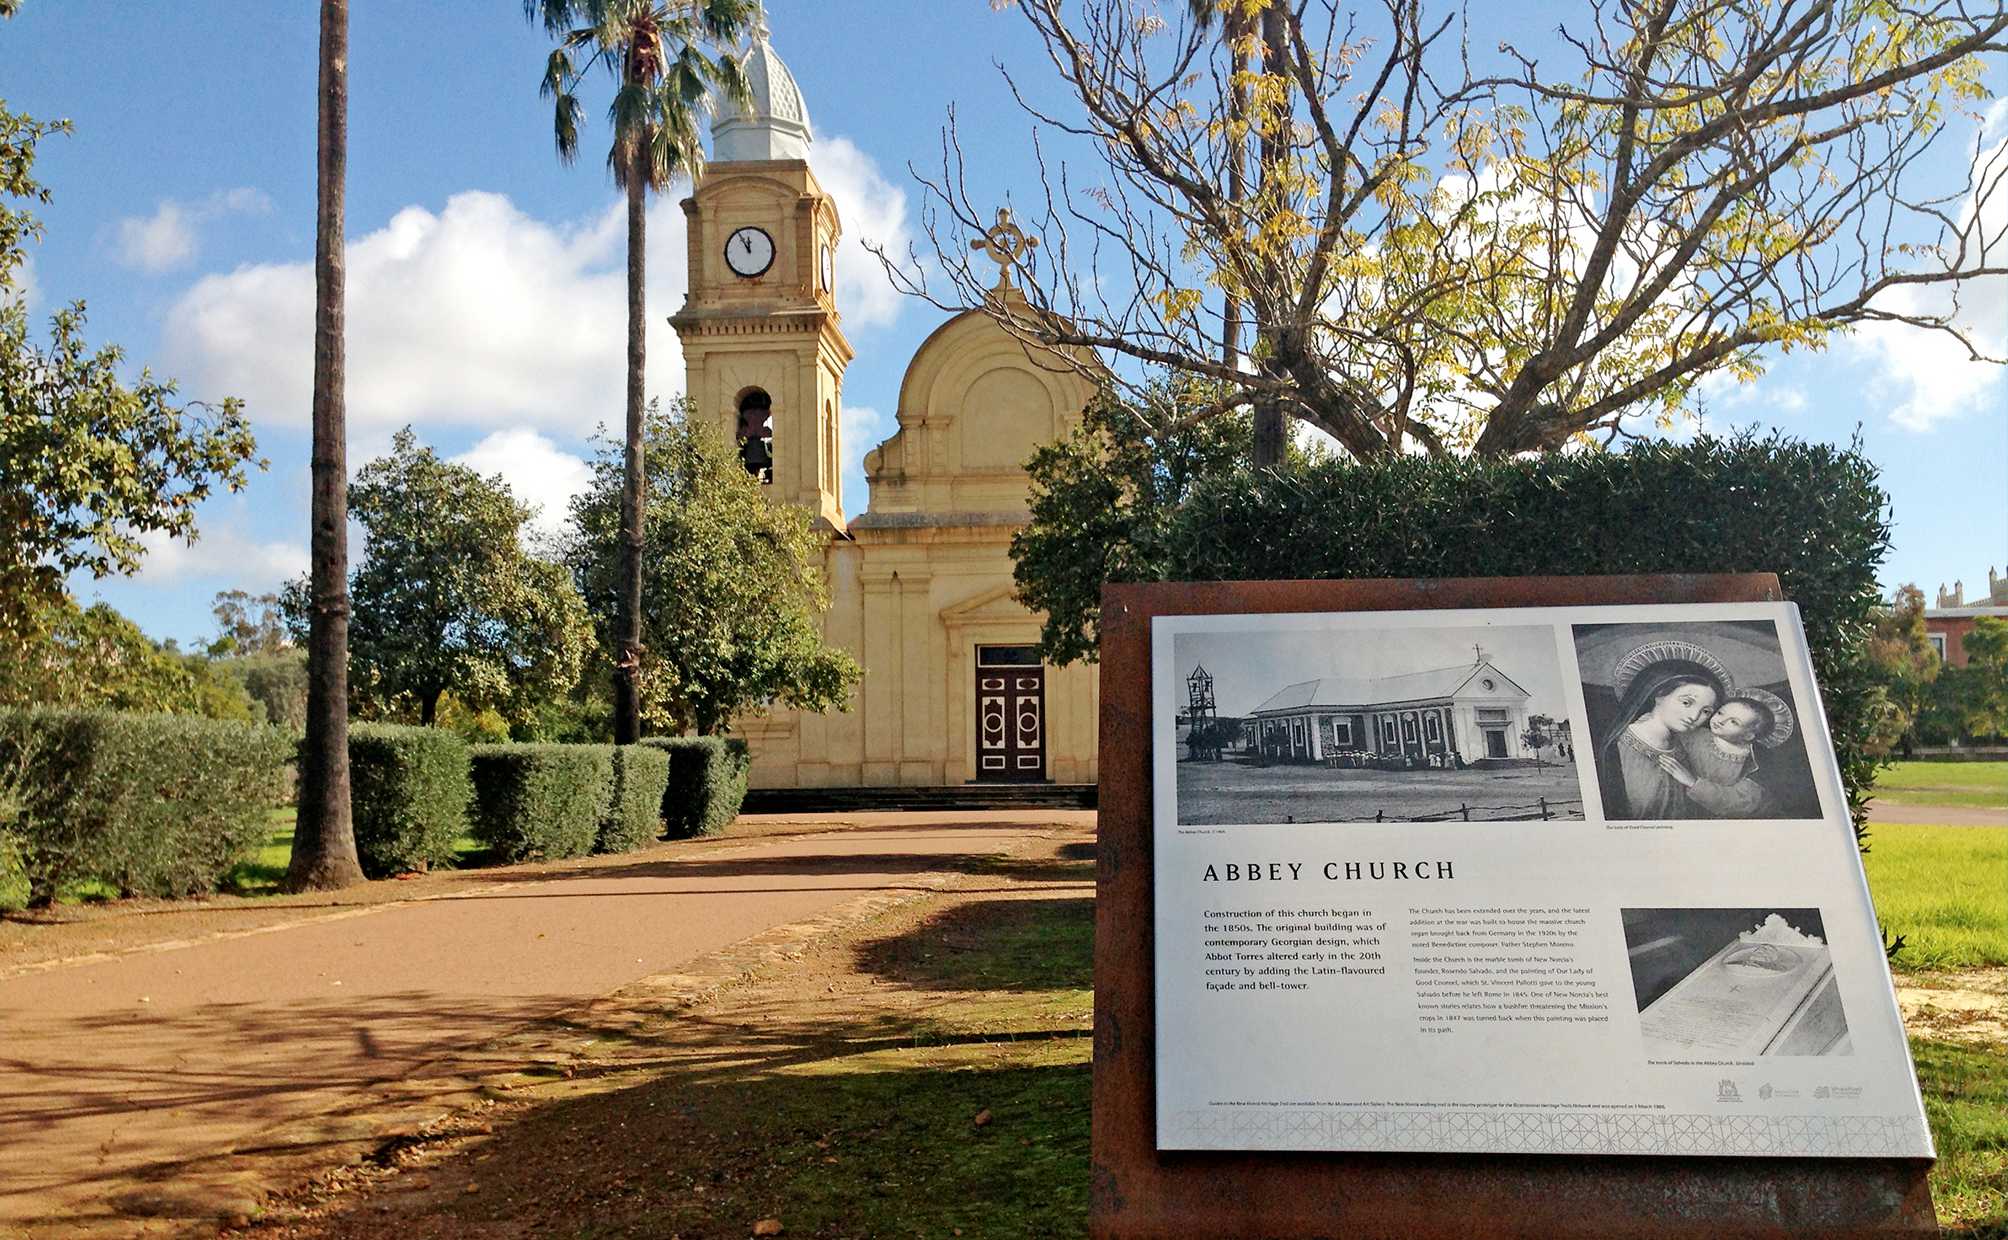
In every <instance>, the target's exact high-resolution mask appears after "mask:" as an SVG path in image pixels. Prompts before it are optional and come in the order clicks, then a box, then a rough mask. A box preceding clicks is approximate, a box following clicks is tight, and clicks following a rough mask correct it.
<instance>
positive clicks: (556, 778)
mask: <svg viewBox="0 0 2008 1240" xmlns="http://www.w3.org/2000/svg"><path fill="white" fill-rule="evenodd" d="M468 757H469V760H470V770H471V773H472V775H473V780H474V816H473V821H474V835H475V838H476V839H479V840H480V841H481V842H482V843H484V844H486V845H487V846H488V848H489V850H490V852H491V853H492V855H493V857H494V859H495V860H497V861H504V862H507V861H523V860H526V859H530V858H537V857H542V858H552V857H578V856H583V855H585V854H586V853H589V852H591V851H592V850H593V842H594V841H595V840H596V839H598V838H599V831H600V821H601V820H602V819H603V818H605V817H606V815H607V806H608V804H609V802H610V801H611V800H612V798H613V783H614V747H613V746H612V745H536V744H533V745H476V746H474V747H473V748H471V749H470V750H468Z"/></svg>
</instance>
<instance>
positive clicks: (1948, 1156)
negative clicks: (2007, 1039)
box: [1910, 1038, 2008, 1240]
mask: <svg viewBox="0 0 2008 1240" xmlns="http://www.w3.org/2000/svg"><path fill="white" fill-rule="evenodd" d="M1910 1049H1911V1055H1912V1057H1913V1058H1914V1059H1915V1060H1916V1062H1917V1080H1918V1084H1919V1085H1921V1086H1923V1089H1924V1110H1925V1113H1926V1114H1927V1115H1928V1116H1929V1117H1930V1119H1931V1135H1932V1138H1933V1140H1935V1141H1936V1142H1937V1145H1938V1162H1937V1164H1936V1165H1935V1166H1933V1167H1932V1169H1931V1195H1932V1199H1933V1200H1934V1201H1935V1202H1936V1203H1937V1206H1938V1220H1939V1222H1940V1223H1941V1224H1942V1225H1944V1227H1945V1230H1946V1234H1948V1235H1954V1236H1965V1237H1972V1238H1978V1237H1987V1238H1988V1240H2002V1238H2003V1237H2008V1055H2004V1054H2002V1052H2001V1049H2000V1048H1999V1047H1978V1046H1960V1045H1954V1044H1952V1043H1948V1042H1930V1041H1925V1040H1924V1039H1921V1038H1913V1039H1911V1044H1910Z"/></svg>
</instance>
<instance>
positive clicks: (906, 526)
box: [740, 312, 1101, 787]
mask: <svg viewBox="0 0 2008 1240" xmlns="http://www.w3.org/2000/svg"><path fill="white" fill-rule="evenodd" d="M1090 391H1091V389H1090V388H1089V385H1088V384H1087V383H1086V382H1085V381H1084V380H1082V379H1081V378H1080V377H1079V376H1077V375H1075V374H1073V373H1072V372H1070V371H1065V370H1062V369H1060V368H1058V367H1055V366H1051V365H1044V366H1042V365H1040V364H1039V363H1038V362H1036V361H1034V360H1033V359H1032V358H1031V357H1029V356H1027V354H1026V352H1025V350H1024V349H1023V348H1022V347H1021V346H1020V345H1019V344H1018V343H1017V342H1015V341H1013V340H1012V339H1011V338H1010V337H1009V336H1008V335H1006V334H1005V333H1004V332H1003V331H1002V330H1001V329H999V328H997V327H996V325H995V324H994V323H992V322H991V321H990V320H989V319H988V318H986V317H984V316H983V315H981V314H978V313H974V312H971V313H966V314H963V315H960V316H958V317H957V318H955V319H952V320H950V321H949V322H948V323H947V324H944V325H943V327H942V328H941V329H940V330H938V331H936V332H935V333H934V334H933V335H932V336H931V337H929V339H928V340H927V342H926V343H925V344H923V345H922V346H921V349H920V351H919V353H917V354H916V355H915V358H914V361H913V364H912V366H911V367H910V368H909V370H908V372H907V377H906V381H905V382H904V383H903V384H902V385H901V397H900V409H899V429H898V430H897V431H896V432H895V433H894V434H893V436H892V437H891V438H889V439H888V440H887V441H886V442H885V443H883V444H881V445H879V447H878V448H876V449H874V450H873V451H872V452H871V453H868V454H867V455H866V458H865V468H866V473H867V475H868V477H869V478H870V480H871V483H872V490H871V509H870V511H868V512H866V513H864V514H862V515H861V516H859V517H858V518H856V519H854V520H853V521H852V522H851V523H850V527H849V530H848V534H849V537H848V538H838V539H834V540H833V541H832V542H831V544H830V547H829V549H828V552H827V557H826V561H825V563H826V567H827V572H828V579H829V582H830V594H831V606H830V611H829V615H828V619H827V621H826V625H825V630H824V632H825V635H826V636H827V637H828V638H829V640H831V641H832V642H834V643H836V644H838V645H841V646H843V647H845V648H846V649H848V650H850V651H851V652H852V653H853V654H855V655H856V656H857V657H858V659H859V661H860V663H862V664H863V666H864V681H863V684H862V685H861V686H860V689H859V693H858V696H857V698H856V700H855V701H854V703H853V705H852V709H851V711H850V712H848V713H845V714H835V713H833V714H828V715H803V714H799V713H796V712H791V711H776V712H774V713H772V714H771V715H769V716H767V717H765V718H761V719H749V720H742V721H741V723H740V728H741V731H742V734H743V735H744V736H745V737H746V738H747V741H748V742H749V744H750V746H751V748H752V752H753V782H754V786H755V787H854V786H860V785H939V784H960V783H964V782H967V781H969V780H972V779H974V778H975V777H976V774H977V764H976V709H977V704H976V692H975V686H976V654H977V650H978V648H979V647H981V646H987V645H1031V644H1033V643H1035V642H1036V641H1037V640H1038V635H1039V620H1038V618H1037V617H1036V616H1034V615H1033V614H1032V613H1031V612H1029V611H1027V610H1026V609H1025V608H1024V607H1023V606H1022V605H1020V604H1019V603H1018V602H1017V601H1016V599H1015V598H1013V596H1012V595H1013V586H1012V581H1011V568H1012V563H1011V555H1010V543H1011V535H1012V533H1013V532H1014V531H1015V530H1016V529H1018V528H1019V527H1021V526H1022V525H1023V523H1024V521H1025V518H1026V488H1027V485H1028V479H1027V477H1026V475H1025V472H1024V469H1023V462H1024V460H1025V459H1026V458H1027V457H1029V456H1030V455H1031V454H1032V451H1033V450H1034V449H1035V448H1036V447H1037V446H1038V445H1039V444H1041V443H1044V442H1046V441H1048V440H1050V439H1053V438H1057V437H1058V436H1060V435H1063V434H1065V433H1066V432H1067V431H1068V430H1069V429H1070V428H1071V426H1072V424H1073V422H1074V420H1075V419H1076V418H1078V416H1079V411H1080V409H1081V407H1082V405H1084V404H1085V403H1086V401H1087V399H1088V396H1089V394H1090ZM1100 705H1101V704H1100V699H1099V682H1098V680H1097V678H1096V671H1095V669H1094V668H1093V667H1090V666H1074V667H1066V668H1053V667H1049V668H1047V669H1046V674H1045V735H1046V777H1047V778H1048V779H1050V780H1052V781H1054V782H1057V783H1092V782H1094V780H1095V779H1096V777H1097V774H1098V768H1097V764H1096V743H1097V728H1098V726H1099V725H1098V720H1099V716H1100Z"/></svg>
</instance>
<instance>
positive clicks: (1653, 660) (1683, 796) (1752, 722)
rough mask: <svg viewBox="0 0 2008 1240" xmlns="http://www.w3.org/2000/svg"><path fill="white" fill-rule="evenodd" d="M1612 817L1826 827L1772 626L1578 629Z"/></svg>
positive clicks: (1593, 742) (1593, 736) (1593, 735)
mask: <svg viewBox="0 0 2008 1240" xmlns="http://www.w3.org/2000/svg"><path fill="white" fill-rule="evenodd" d="M1574 633H1575V644H1576V661H1577V668H1578V670H1579V672H1580V673H1581V675H1582V681H1583V705H1584V709H1585V711H1586V712H1587V718H1586V719H1585V723H1586V725H1587V727H1588V728H1589V732H1590V735H1589V736H1587V737H1585V738H1584V741H1585V743H1586V744H1588V745H1590V746H1591V747H1592V752H1593V753H1594V754H1595V756H1596V770H1597V783H1598V785H1599V787H1600V788H1601V789H1602V793H1603V804H1604V816H1605V817H1606V818H1610V819H1617V820H1632V821H1658V820H1665V819H1681V818H1714V819H1722V818H1818V817H1820V794H1819V791H1818V789H1817V788H1816V787H1815V785H1814V782H1813V771H1812V765H1811V762H1810V761H1809V759H1808V755H1807V749H1806V741H1805V729H1804V727H1803V726H1802V724H1803V719H1802V715H1801V707H1800V703H1799V701H1798V700H1797V698H1796V697H1795V695H1794V693H1793V690H1792V686H1791V682H1790V678H1789V677H1788V676H1787V675H1786V672H1785V660H1784V657H1783V655H1782V654H1781V653H1780V648H1779V643H1778V629H1777V626H1776V625H1775V624H1773V623H1772V622H1771V621H1769V620H1716V621H1694V622H1688V623H1670V624H1579V625H1576V626H1575V627H1574Z"/></svg>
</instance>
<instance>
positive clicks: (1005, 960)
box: [228, 827, 1094, 1240]
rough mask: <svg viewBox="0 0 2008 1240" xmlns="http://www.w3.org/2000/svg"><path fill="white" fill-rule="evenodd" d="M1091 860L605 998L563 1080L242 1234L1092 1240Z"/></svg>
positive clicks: (416, 1238) (998, 880)
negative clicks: (740, 975) (704, 984)
mask: <svg viewBox="0 0 2008 1240" xmlns="http://www.w3.org/2000/svg"><path fill="white" fill-rule="evenodd" d="M1093 850H1094V844H1093V835H1092V832H1091V831H1090V830H1089V829H1087V828H1086V827H1076V828H1073V829H1072V831H1071V832H1068V831H1065V830H1061V831H1056V832H1055V833H1054V834H1053V836H1052V837H1051V838H1049V839H1046V840H1043V841H1039V842H1035V843H1033V844H1031V845H1030V846H1029V847H1028V848H1027V849H1026V850H1025V852H1023V853H1021V854H1019V855H1017V856H1015V857H1013V858H1011V859H1009V860H1006V861H1003V862H1001V863H997V864H991V865H986V866H982V867H979V868H978V871H977V872H976V873H974V874H969V875H964V876H961V877H960V878H958V879H957V880H956V881H955V882H954V883H952V884H950V885H949V887H948V888H947V889H945V890H944V891H943V892H942V893H940V894H930V895H928V896H924V897H919V898H916V899H913V900H909V901H905V902H903V903H902V904H901V905H900V906H898V907H890V908H885V909H882V910H880V911H879V913H878V914H877V915H876V916H874V917H872V918H870V919H868V920H866V919H859V920H856V921H853V922H851V923H849V924H847V925H845V926H842V927H838V928H834V929H831V930H827V931H826V932H825V933H822V934H820V935H818V936H817V938H816V941H815V942H814V943H813V944H809V945H806V946H804V947H803V948H802V949H801V950H798V951H796V952H793V953H790V954H788V956H787V957H786V959H785V961H784V962H777V963H776V964H775V965H774V967H771V968H766V969H764V970H762V971H761V972H760V974H759V975H758V976H756V977H753V978H751V979H749V980H747V981H745V982H743V983H742V984H739V985H736V986H734V987H732V988H731V989H729V990H727V991H725V992H723V993H719V994H716V995H714V996H712V997H710V998H708V999H701V1000H696V1001H692V1002H688V1003H683V1004H679V1005H676V1006H674V1008H673V1009H672V1010H670V1011H668V1012H665V1010H664V1007H663V1005H662V1003H661V1001H660V999H659V998H658V997H656V996H651V995H648V994H645V993H642V992H640V991H637V990H635V989H630V990H627V991H623V992H621V993H618V994H615V995H612V996H608V998H607V999H605V1000H603V1001H602V1002H600V1003H598V1004H595V1005H594V1006H593V1009H592V1011H591V1012H590V1013H586V1014H582V1015H581V1017H580V1020H579V1023H580V1025H581V1027H582V1028H589V1029H591V1030H593V1031H594V1032H596V1033H598V1034H600V1035H601V1036H599V1037H598V1038H597V1039H596V1040H595V1041H593V1042H592V1043H591V1044H589V1045H585V1046H583V1047H581V1048H580V1050H579V1051H578V1053H577V1054H575V1055H574V1056H573V1057H571V1058H569V1059H567V1060H566V1061H564V1063H563V1065H562V1067H563V1071H562V1072H560V1073H553V1074H550V1075H544V1076H531V1077H527V1078H523V1079H521V1080H519V1081H517V1082H516V1087H515V1088H512V1089H511V1090H509V1091H508V1092H506V1093H505V1094H502V1095H500V1096H498V1097H495V1098H492V1099H489V1100H486V1101H484V1102H482V1103H481V1104H479V1105H478V1106H476V1107H473V1108H471V1109H469V1110H466V1111H463V1112H461V1113H459V1114H457V1115H455V1116H453V1117H452V1118H450V1119H448V1120H446V1121H444V1122H442V1123H440V1124H437V1125H434V1126H432V1127H430V1128H428V1129H427V1130H425V1131H424V1132H423V1133H420V1134H417V1135H416V1136H415V1137H414V1138H413V1139H411V1140H409V1141H406V1142H402V1143H399V1144H398V1145H396V1146H395V1147H392V1148H388V1149H384V1150H380V1151H378V1153H377V1156H376V1157H373V1158H371V1159H368V1160H365V1161H362V1162H358V1163H356V1164H354V1165H351V1166H348V1167H344V1168H341V1169H339V1170H336V1171H334V1172H331V1173H328V1174H324V1175H322V1176H320V1177H317V1178H316V1179H315V1180H314V1181H313V1182H312V1183H310V1184H307V1185H304V1186H302V1187H301V1188H300V1189H298V1190H295V1191H294V1192H291V1193H289V1194H287V1195H286V1196H285V1197H283V1198H281V1199H279V1200H276V1201H274V1202H273V1203H272V1204H271V1207H270V1208H269V1210H268V1211H267V1212H266V1213H265V1214H264V1215H263V1216H262V1217H261V1218H259V1219H258V1220H257V1221H256V1222H254V1223H251V1224H250V1225H249V1226H248V1227H246V1228H244V1229H242V1230H239V1229H235V1228H232V1229H228V1234H229V1235H232V1236H238V1235H241V1236H243V1237H245V1240H461V1238H463V1237H482V1238H492V1240H502V1238H503V1237H509V1238H511V1240H515V1238H518V1237H528V1236H544V1235H570V1234H575V1233H579V1232H581V1231H582V1229H586V1230H590V1233H591V1234H592V1235H595V1236H604V1237H608V1238H611V1237H617V1236H635V1237H650V1238H656V1237H664V1236H672V1235H673V1236H681V1237H683V1238H684V1240H730V1238H735V1237H743V1236H746V1235H747V1234H749V1232H751V1234H756V1235H757V1234H765V1233H761V1232H757V1231H753V1228H754V1225H755V1224H756V1223H757V1222H758V1221H759V1220H761V1219H773V1220H775V1221H776V1222H778V1223H781V1224H783V1225H784V1226H785V1230H784V1231H783V1232H782V1233H781V1234H783V1235H788V1236H793V1235H802V1236H842V1237H870V1238H872V1240H876V1238H877V1237H880V1236H895V1235H898V1236H908V1235H929V1236H934V1235H938V1236H943V1237H948V1236H951V1235H965V1234H966V1235H971V1236H980V1235H998V1236H1004V1235H1009V1236H1021V1235H1074V1234H1079V1233H1080V1230H1081V1227H1082V1225H1083V1223H1084V1220H1085V1216H1086V1208H1087V1207H1086V1191H1087V1181H1088V1166H1087V1137H1088V1115H1087V1071H1088V1059H1089V1043H1088V1040H1087V1037H1086V1034H1087V1033H1088V1030H1089V1028H1090V1024H1091V1017H1092V997H1091V992H1090V991H1089V989H1088V976H1089V971H1090V959H1091V945H1090V944H1091V936H1092V927H1093V912H1092V900H1093V895H1094V862H1093V855H1094V851H1093ZM1062 928H1064V929H1065V930H1067V931H1070V933H1063V934H1058V935H1056V934H1055V931H1056V930H1060V929H1062Z"/></svg>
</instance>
